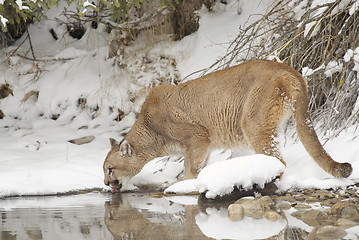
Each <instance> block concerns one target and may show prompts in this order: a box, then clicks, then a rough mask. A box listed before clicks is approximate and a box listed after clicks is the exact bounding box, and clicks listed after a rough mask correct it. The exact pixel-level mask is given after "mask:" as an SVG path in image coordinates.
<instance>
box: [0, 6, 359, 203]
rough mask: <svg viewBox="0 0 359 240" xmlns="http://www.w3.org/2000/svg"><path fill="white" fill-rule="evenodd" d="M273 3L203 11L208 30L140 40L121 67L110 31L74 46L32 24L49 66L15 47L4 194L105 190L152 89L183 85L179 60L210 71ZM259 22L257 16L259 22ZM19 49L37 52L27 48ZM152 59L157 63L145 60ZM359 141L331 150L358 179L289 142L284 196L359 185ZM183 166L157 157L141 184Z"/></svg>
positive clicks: (352, 133)
mask: <svg viewBox="0 0 359 240" xmlns="http://www.w3.org/2000/svg"><path fill="white" fill-rule="evenodd" d="M241 2H242V1H241ZM241 2H240V3H241ZM270 2H271V1H261V0H256V1H251V3H250V4H249V3H246V4H243V5H242V6H238V5H237V4H234V5H233V4H228V5H222V4H218V5H217V7H216V8H215V9H214V12H213V13H209V12H207V11H205V10H201V20H200V28H199V30H198V32H196V33H194V34H192V35H191V36H187V37H186V38H184V39H183V40H181V41H179V42H175V43H172V42H170V41H165V42H162V43H160V44H158V45H156V46H155V47H153V48H151V49H146V48H144V43H143V42H137V43H136V45H135V46H134V47H133V48H129V50H128V51H129V52H128V54H127V60H126V61H127V68H118V66H116V65H114V60H113V59H106V53H107V46H106V43H107V39H106V37H107V36H104V34H103V31H102V30H101V28H99V29H91V28H89V29H88V31H87V32H86V34H85V35H84V36H83V38H82V39H81V40H74V39H71V38H70V37H69V36H68V35H67V34H66V31H67V30H65V29H64V26H62V25H57V24H56V21H51V20H44V21H42V22H40V23H35V24H34V25H32V26H31V27H30V29H29V32H30V35H31V38H32V42H33V48H34V51H35V55H36V57H37V58H38V59H42V60H45V59H48V61H32V60H27V59H24V58H22V57H19V56H10V54H11V53H12V51H13V50H15V47H13V48H9V49H4V50H2V51H1V56H2V58H1V63H2V64H1V65H0V68H1V72H2V74H1V75H0V83H1V84H4V83H8V84H10V86H11V87H12V88H13V94H14V95H13V96H9V97H7V98H4V99H1V100H0V109H1V110H2V111H3V112H4V114H5V118H4V119H2V120H0V197H1V196H9V195H34V194H40V195H41V194H48V193H57V192H67V191H71V190H79V189H87V188H98V187H104V185H103V173H102V163H103V160H104V158H105V156H106V153H107V152H108V150H109V143H108V138H109V137H114V138H116V139H117V140H120V139H121V133H122V132H126V130H128V128H129V127H130V126H131V125H132V124H133V122H134V120H135V114H134V113H133V112H134V111H138V109H139V107H140V105H141V103H142V102H143V97H144V95H145V94H142V95H140V93H141V91H142V90H143V89H146V88H149V87H151V86H152V85H154V84H156V83H158V82H159V81H160V80H161V79H162V78H166V79H169V81H168V82H170V80H171V79H172V80H173V79H174V75H175V73H176V70H175V69H173V68H172V67H169V66H171V64H169V63H170V62H171V57H174V58H175V59H176V62H177V65H176V67H177V69H178V71H179V73H180V75H181V76H182V77H185V76H186V75H188V74H189V73H191V72H193V71H196V70H199V69H202V68H205V67H207V66H208V65H209V64H210V63H212V62H213V61H215V60H216V59H217V58H218V57H219V56H221V55H223V54H224V53H225V51H226V46H227V45H228V43H229V42H230V41H231V39H233V38H234V37H235V36H236V34H237V33H238V26H239V25H241V26H242V27H243V26H244V25H245V24H249V23H250V21H249V22H247V20H248V17H249V15H250V14H259V13H263V12H264V11H265V9H266V6H267V4H269V3H270ZM238 7H241V8H242V9H241V11H242V14H241V15H238V13H237V10H238ZM256 17H258V15H257V16H254V17H251V18H250V19H251V21H253V20H255V19H256ZM50 28H53V29H55V31H57V32H58V33H62V34H63V38H61V40H58V41H55V39H53V38H52V37H51V35H50V33H49V29H50ZM22 40H23V39H20V40H19V42H18V43H17V46H18V45H19V44H20V43H21V42H22ZM18 52H19V53H20V54H25V53H26V52H29V44H28V42H27V41H26V42H25V44H24V45H22V46H21V47H20V48H19V49H18ZM144 57H147V58H150V60H151V61H146V62H148V63H144ZM50 59H51V60H50ZM192 77H193V76H192ZM28 93H33V94H29V95H28ZM25 96H28V97H27V98H26V97H25ZM117 109H119V110H121V111H123V113H124V118H123V119H122V120H121V121H119V122H116V121H113V119H115V118H117V117H118V116H119V111H118V110H117ZM84 136H95V137H96V138H95V140H94V141H92V142H91V143H88V144H84V145H74V144H72V143H69V142H68V141H69V140H71V139H74V138H80V137H84ZM357 136H358V132H357V129H356V128H355V127H352V128H349V129H348V130H347V131H346V132H342V133H341V134H340V135H339V136H338V137H336V138H335V139H332V140H330V141H328V143H327V144H326V145H325V148H326V149H327V151H328V152H329V154H331V155H332V156H333V158H334V159H335V160H337V161H340V162H350V163H351V164H352V165H353V167H354V172H353V174H352V176H351V177H350V178H349V179H334V178H333V177H331V176H329V175H328V174H326V173H325V172H324V171H323V170H321V169H320V168H319V167H318V166H317V165H316V164H315V163H314V162H313V161H312V160H311V159H310V157H309V155H308V154H307V153H306V151H305V150H304V148H303V146H302V145H301V144H300V143H298V144H297V143H296V144H295V143H293V141H292V140H291V139H289V140H288V143H287V144H286V145H285V146H284V147H283V149H282V152H283V155H284V159H285V160H286V161H287V168H286V171H285V173H284V175H283V178H282V181H281V182H280V183H279V186H280V189H282V190H285V189H288V188H290V187H316V188H330V187H343V186H347V185H350V184H353V183H354V182H355V181H356V180H358V179H359V159H357V156H358V155H359V149H358V147H357V146H358V144H359V138H358V137H357ZM216 156H217V157H214V158H213V161H215V160H218V159H227V158H228V157H229V154H228V152H224V153H223V154H217V155H216ZM233 157H234V155H233ZM213 161H211V162H213ZM168 163H170V164H168ZM182 168H183V163H182V162H178V161H172V160H169V159H168V158H164V159H163V162H161V161H159V160H158V159H157V160H154V162H151V163H150V164H148V165H147V166H146V167H145V169H144V170H143V171H142V173H141V175H140V176H137V177H136V179H135V180H136V181H137V183H144V184H151V183H155V184H161V183H165V184H167V185H168V183H171V182H173V181H175V177H176V176H178V174H179V173H180V172H181V171H182ZM159 170H161V171H159ZM166 182H167V183H166Z"/></svg>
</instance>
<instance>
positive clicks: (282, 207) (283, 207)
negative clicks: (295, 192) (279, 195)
mask: <svg viewBox="0 0 359 240" xmlns="http://www.w3.org/2000/svg"><path fill="white" fill-rule="evenodd" d="M291 207H292V205H290V204H289V203H283V204H280V205H279V206H278V209H280V210H289V209H291Z"/></svg>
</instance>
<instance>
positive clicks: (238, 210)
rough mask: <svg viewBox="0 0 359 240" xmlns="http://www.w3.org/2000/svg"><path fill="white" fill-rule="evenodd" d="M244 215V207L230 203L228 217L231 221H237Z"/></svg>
mask: <svg viewBox="0 0 359 240" xmlns="http://www.w3.org/2000/svg"><path fill="white" fill-rule="evenodd" d="M243 217H244V209H243V207H242V206H241V205H240V204H231V205H229V207H228V218H229V219H230V220H231V221H233V222H239V221H241V220H242V219H243Z"/></svg>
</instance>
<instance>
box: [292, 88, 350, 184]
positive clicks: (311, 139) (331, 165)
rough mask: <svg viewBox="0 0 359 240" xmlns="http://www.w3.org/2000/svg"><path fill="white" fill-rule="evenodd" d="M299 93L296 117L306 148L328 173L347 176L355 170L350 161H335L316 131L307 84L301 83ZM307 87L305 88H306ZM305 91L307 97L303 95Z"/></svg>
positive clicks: (296, 99) (339, 176) (342, 176)
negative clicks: (310, 111) (311, 114)
mask: <svg viewBox="0 0 359 240" xmlns="http://www.w3.org/2000/svg"><path fill="white" fill-rule="evenodd" d="M300 85H301V86H299V88H300V89H299V91H297V93H298V94H302V95H301V97H299V98H298V96H296V97H294V103H293V107H294V114H293V115H294V119H295V122H296V127H297V133H298V136H299V139H300V141H301V142H302V143H303V145H304V147H305V149H306V150H307V152H308V153H309V154H310V156H311V157H312V158H313V159H314V161H315V162H316V163H317V164H318V165H319V166H320V167H321V168H322V169H323V170H325V171H326V172H327V173H329V174H331V175H333V176H334V177H337V178H347V177H349V176H350V174H351V173H352V171H353V168H352V166H351V164H350V163H338V162H336V161H334V160H333V159H332V158H331V157H330V156H329V154H328V153H327V152H326V151H325V149H324V148H323V146H322V144H321V143H320V141H319V139H318V136H317V134H316V132H315V131H314V128H313V125H312V121H311V119H310V116H309V113H308V100H307V99H308V97H307V88H306V84H300ZM304 88H305V89H304ZM303 93H305V94H304V95H305V97H303Z"/></svg>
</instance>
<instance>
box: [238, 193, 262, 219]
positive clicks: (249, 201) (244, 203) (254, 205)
mask: <svg viewBox="0 0 359 240" xmlns="http://www.w3.org/2000/svg"><path fill="white" fill-rule="evenodd" d="M235 204H238V205H240V206H241V207H242V208H243V210H244V215H245V216H247V217H251V218H255V219H261V218H263V216H264V213H265V212H266V211H268V210H269V205H268V204H267V202H266V201H265V200H262V199H261V198H260V199H255V198H254V199H253V198H242V199H239V200H237V201H236V202H235Z"/></svg>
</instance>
